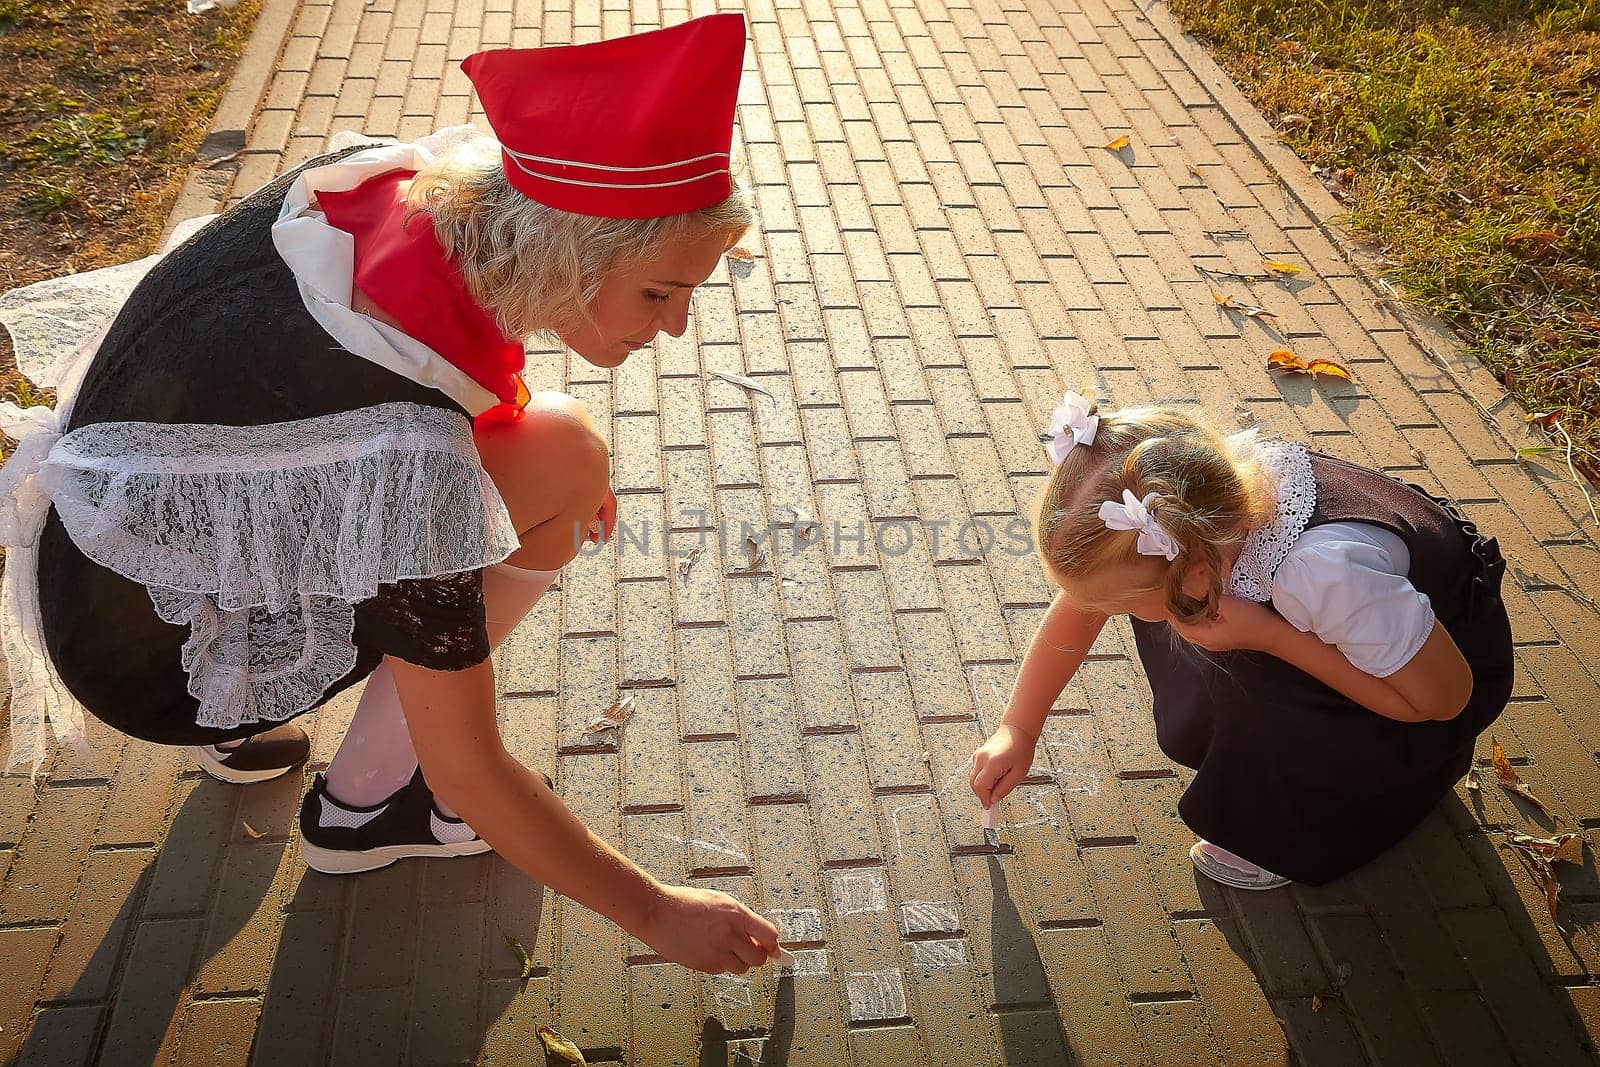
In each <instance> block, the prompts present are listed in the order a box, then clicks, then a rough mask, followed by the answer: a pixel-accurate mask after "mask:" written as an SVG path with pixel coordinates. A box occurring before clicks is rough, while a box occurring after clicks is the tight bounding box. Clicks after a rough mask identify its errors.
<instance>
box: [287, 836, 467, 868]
mask: <svg viewBox="0 0 1600 1067" xmlns="http://www.w3.org/2000/svg"><path fill="white" fill-rule="evenodd" d="M488 851H490V848H489V842H487V841H485V840H483V839H482V838H478V839H476V840H472V841H463V842H461V843H460V844H456V845H381V846H379V847H378V848H368V849H363V850H362V851H360V852H349V851H345V850H342V849H333V848H322V847H321V846H320V845H313V844H312V843H311V842H310V841H307V840H306V837H305V835H304V834H301V835H300V858H301V859H302V860H303V861H304V862H305V865H306V866H307V867H310V868H311V869H312V870H314V871H318V872H320V873H322V874H360V873H361V872H362V871H376V870H378V869H380V868H383V867H387V866H389V865H390V864H391V863H396V862H398V861H399V860H404V859H411V858H412V857H430V856H431V857H433V858H435V859H453V858H455V857H457V856H477V855H480V854H482V853H484V852H488Z"/></svg>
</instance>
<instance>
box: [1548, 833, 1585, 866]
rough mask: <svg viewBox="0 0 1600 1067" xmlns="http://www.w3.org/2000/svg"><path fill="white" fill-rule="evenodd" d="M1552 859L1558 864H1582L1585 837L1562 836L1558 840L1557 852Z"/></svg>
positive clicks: (1579, 835) (1577, 835) (1580, 835)
mask: <svg viewBox="0 0 1600 1067" xmlns="http://www.w3.org/2000/svg"><path fill="white" fill-rule="evenodd" d="M1550 858H1551V859H1553V860H1555V861H1556V862H1557V863H1582V862H1583V835H1582V834H1562V835H1561V836H1560V837H1558V838H1556V850H1555V852H1554V853H1553V854H1552V855H1551V857H1550Z"/></svg>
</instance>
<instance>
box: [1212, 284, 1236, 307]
mask: <svg viewBox="0 0 1600 1067" xmlns="http://www.w3.org/2000/svg"><path fill="white" fill-rule="evenodd" d="M1211 299H1213V300H1215V301H1216V302H1217V303H1218V304H1220V305H1221V306H1223V307H1225V308H1236V307H1238V306H1239V305H1238V304H1235V303H1234V302H1233V297H1232V295H1229V296H1223V295H1222V294H1221V293H1219V292H1217V291H1216V290H1215V289H1213V290H1211Z"/></svg>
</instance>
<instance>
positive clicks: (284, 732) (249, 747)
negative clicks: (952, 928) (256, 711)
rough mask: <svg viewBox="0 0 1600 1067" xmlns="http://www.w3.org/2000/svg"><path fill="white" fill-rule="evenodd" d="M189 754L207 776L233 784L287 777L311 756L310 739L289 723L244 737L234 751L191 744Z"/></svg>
mask: <svg viewBox="0 0 1600 1067" xmlns="http://www.w3.org/2000/svg"><path fill="white" fill-rule="evenodd" d="M189 755H190V756H192V757H193V758H194V761H195V762H196V763H198V764H200V768H201V769H202V770H204V771H205V772H206V773H207V774H209V775H211V777H213V778H216V779H218V780H220V781H224V782H232V783H234V784H235V785H244V784H247V783H249V782H266V781H270V780H271V779H273V778H277V777H278V776H279V775H283V774H287V773H289V772H290V771H292V770H293V769H294V768H296V767H298V766H300V764H302V763H304V762H305V761H306V757H307V756H309V755H311V739H310V738H309V737H307V736H306V732H305V731H304V730H302V729H300V727H298V726H296V725H295V724H294V723H292V722H286V723H280V724H279V725H277V726H274V727H273V728H272V729H270V730H268V731H266V732H265V733H259V734H255V735H254V736H252V737H247V738H245V739H244V741H243V742H241V743H240V744H239V745H238V747H236V748H228V749H220V748H217V747H216V746H214V745H191V746H190V747H189Z"/></svg>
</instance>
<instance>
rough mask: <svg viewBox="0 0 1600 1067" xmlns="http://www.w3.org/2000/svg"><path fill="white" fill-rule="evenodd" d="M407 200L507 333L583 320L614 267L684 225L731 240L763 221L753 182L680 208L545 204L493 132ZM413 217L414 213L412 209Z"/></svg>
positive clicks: (460, 148) (643, 254)
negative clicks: (624, 210)
mask: <svg viewBox="0 0 1600 1067" xmlns="http://www.w3.org/2000/svg"><path fill="white" fill-rule="evenodd" d="M408 202H409V204H410V207H411V210H412V212H418V211H421V212H426V213H427V214H428V215H430V216H431V217H432V219H433V231H434V234H435V235H436V236H437V237H438V238H439V243H440V244H441V245H443V246H444V249H445V251H446V253H448V254H449V256H450V258H451V259H452V260H454V261H455V263H456V264H457V266H458V267H459V268H460V270H461V274H462V277H463V279H464V280H465V281H466V284H467V291H468V292H470V293H471V294H472V298H473V299H474V300H476V301H477V302H478V303H479V304H480V305H481V306H482V307H483V308H484V309H485V310H487V311H489V312H490V313H491V314H493V315H494V317H495V321H496V322H497V324H498V325H499V327H500V329H501V331H502V332H503V333H504V334H505V335H506V336H507V337H531V336H533V335H535V334H540V335H544V336H546V337H553V336H554V335H555V334H556V333H558V332H560V331H561V330H563V329H565V328H567V327H574V326H578V325H581V324H582V323H583V322H584V321H585V320H586V319H587V318H588V317H589V307H590V305H591V304H592V303H593V302H594V299H595V296H596V295H597V294H598V293H599V292H600V283H601V282H602V281H604V279H605V277H606V275H607V274H610V273H611V272H612V271H615V270H619V269H622V270H626V269H628V268H630V267H632V266H634V265H635V264H638V263H639V262H641V261H643V260H645V259H648V258H649V257H650V256H652V255H654V254H656V253H657V252H658V251H659V250H660V249H662V248H663V247H665V246H667V245H668V244H670V243H672V242H673V241H676V240H679V239H681V238H683V237H684V236H686V235H691V234H695V233H700V232H705V231H706V230H710V231H711V232H720V233H724V234H726V236H727V241H728V243H729V244H730V245H731V244H732V243H733V242H734V241H735V240H737V239H738V236H739V235H740V234H742V233H743V232H744V231H745V230H747V229H749V228H750V226H751V225H752V224H754V222H755V211H754V207H753V204H752V201H751V196H750V192H749V190H748V189H746V188H744V187H743V186H741V185H739V184H738V183H737V182H735V183H734V187H733V192H732V193H731V194H730V195H729V196H728V198H727V199H725V200H723V201H722V202H721V203H718V204H714V205H712V206H711V207H708V208H703V209H701V210H699V211H691V212H688V213H686V214H681V215H667V216H665V217H662V218H652V219H614V218H602V217H599V216H592V215H576V214H573V213H572V212H569V211H560V210H557V209H556V208H552V207H546V206H545V205H544V204H541V203H539V202H538V201H536V200H531V199H529V198H528V197H527V196H525V195H523V194H522V193H520V192H518V191H517V190H516V189H515V188H514V187H513V186H512V185H511V183H510V182H509V181H507V180H506V176H505V171H504V170H503V168H502V165H501V157H500V146H499V144H498V143H497V142H496V141H494V139H492V138H490V137H481V138H475V139H472V140H469V141H466V142H463V143H461V144H459V145H456V146H454V147H453V148H452V149H451V150H450V151H449V152H447V153H446V154H445V155H443V156H441V157H440V158H439V159H438V160H436V161H435V162H434V163H433V164H431V165H430V166H428V167H426V168H424V169H423V170H421V171H419V172H418V173H417V176H416V178H415V179H413V181H412V183H411V192H410V194H409V198H408ZM408 217H409V216H408Z"/></svg>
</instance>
